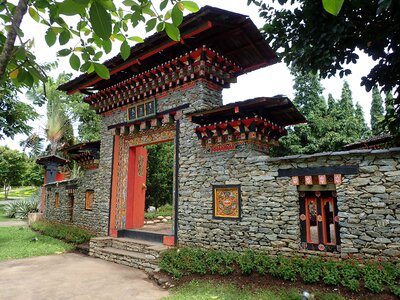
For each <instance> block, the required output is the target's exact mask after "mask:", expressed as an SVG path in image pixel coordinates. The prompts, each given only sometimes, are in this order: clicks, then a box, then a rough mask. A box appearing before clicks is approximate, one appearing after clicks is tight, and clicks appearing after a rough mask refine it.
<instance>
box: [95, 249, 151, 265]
mask: <svg viewBox="0 0 400 300" xmlns="http://www.w3.org/2000/svg"><path fill="white" fill-rule="evenodd" d="M96 252H97V253H99V254H113V255H119V256H128V257H130V258H135V259H140V260H145V261H148V262H157V258H156V257H154V255H150V254H143V253H140V252H133V251H127V250H122V249H117V248H113V247H104V248H97V249H95V250H94V251H93V254H96Z"/></svg>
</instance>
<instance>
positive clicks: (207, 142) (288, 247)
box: [39, 7, 400, 267]
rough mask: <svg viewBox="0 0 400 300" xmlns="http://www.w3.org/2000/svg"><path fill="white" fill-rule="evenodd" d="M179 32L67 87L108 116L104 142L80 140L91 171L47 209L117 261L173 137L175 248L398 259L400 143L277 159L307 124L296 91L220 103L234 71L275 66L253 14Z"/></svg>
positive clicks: (213, 15) (227, 15) (200, 22)
mask: <svg viewBox="0 0 400 300" xmlns="http://www.w3.org/2000/svg"><path fill="white" fill-rule="evenodd" d="M180 31H181V36H182V39H181V41H180V42H175V41H171V40H170V39H169V38H168V37H167V36H166V35H165V34H164V33H157V34H155V35H153V36H152V37H150V38H148V39H146V40H145V42H144V43H142V44H138V45H136V46H134V47H132V48H131V55H130V56H129V58H128V59H127V60H126V61H123V60H122V58H121V57H120V56H116V57H114V58H112V59H110V60H109V61H107V62H106V63H105V64H106V66H107V67H108V68H109V69H110V74H111V76H110V79H109V80H103V79H101V78H98V77H96V75H95V74H93V73H92V74H84V75H82V76H80V77H78V78H76V79H74V80H72V81H70V82H68V83H66V84H64V85H62V86H61V87H60V89H61V90H64V91H66V92H68V93H75V92H82V93H84V94H85V95H86V96H85V99H84V101H85V102H86V103H88V104H89V105H90V106H91V107H92V108H93V109H95V110H96V112H97V113H98V114H100V115H101V116H102V135H101V147H100V149H99V150H98V151H97V153H96V151H92V152H90V151H88V152H86V153H82V152H80V151H83V150H84V149H83V148H80V146H75V148H73V149H71V151H75V153H74V155H73V157H72V159H76V160H77V161H78V162H79V163H80V164H81V165H82V166H84V167H85V174H84V176H82V177H80V178H78V179H74V180H67V181H61V182H48V183H47V184H46V185H45V187H44V189H45V193H44V195H46V197H45V199H44V200H43V201H44V204H45V217H46V218H47V219H50V220H55V221H62V222H73V223H74V224H76V225H80V226H86V227H89V228H91V229H92V230H94V231H96V232H97V233H99V234H101V235H106V236H108V237H106V238H101V239H98V240H97V241H95V242H93V244H96V245H97V246H96V245H95V248H96V247H97V248H98V249H100V248H101V249H102V250H101V251H102V252H101V251H100V250H99V251H100V252H101V253H102V254H101V255H100V254H99V255H100V256H106V257H109V258H110V259H111V258H113V257H115V256H116V255H117V254H118V253H120V252H121V251H120V252H118V251H116V252H112V251H111V250H110V249H109V248H110V247H111V248H112V247H114V246H115V247H119V248H118V249H122V248H121V244H120V241H119V240H118V239H117V238H114V237H116V236H121V235H124V234H125V231H126V230H131V229H134V230H136V229H138V228H139V227H141V226H142V224H143V214H144V193H145V187H144V186H143V184H144V183H145V178H146V149H145V146H146V145H150V144H154V143H161V142H166V141H173V142H174V146H175V147H174V148H175V156H174V157H175V166H174V191H173V196H174V197H173V199H174V200H173V201H174V219H173V223H174V229H175V230H174V232H173V236H168V239H167V240H169V243H170V244H171V242H172V244H175V245H178V244H179V245H182V246H200V247H205V248H216V249H227V250H238V251H243V250H245V249H248V248H250V249H256V250H262V251H266V252H268V253H269V254H272V255H274V254H277V253H284V254H293V255H295V254H306V255H308V254H313V255H314V254H316V253H317V254H318V253H325V252H327V251H330V252H332V255H335V256H347V255H348V254H350V253H351V254H352V255H354V256H360V257H363V258H369V257H374V256H377V255H379V256H384V257H388V258H399V257H400V241H399V238H398V236H399V229H398V227H399V220H400V209H399V196H400V186H399V184H398V183H399V182H400V150H399V149H387V150H371V149H368V150H351V151H345V152H337V153H330V152H328V153H321V154H313V155H305V156H304V155H294V156H285V157H280V158H272V157H270V156H269V154H270V150H271V148H272V147H275V146H276V145H277V144H278V143H279V139H280V138H281V137H282V136H284V135H286V134H287V129H286V128H287V126H292V125H295V124H299V123H302V122H305V121H306V120H305V118H304V117H303V116H302V115H301V114H300V113H299V111H298V110H297V109H296V107H294V105H293V104H292V103H291V102H290V100H289V99H288V98H286V97H284V96H274V97H260V98H256V99H251V100H247V101H242V102H235V103H230V104H226V105H223V103H222V90H223V89H224V88H229V86H230V84H232V83H234V82H236V78H237V77H238V76H240V75H242V74H244V73H246V72H250V71H252V70H256V69H258V68H261V67H265V66H268V65H271V64H273V63H275V62H277V57H276V55H275V54H274V53H273V51H272V50H271V49H270V47H269V46H268V45H267V44H266V42H265V39H264V37H263V36H262V35H261V34H260V32H259V31H258V29H257V28H256V27H255V25H254V24H253V23H252V22H251V20H250V19H249V18H248V17H246V16H243V15H240V14H236V13H232V12H228V11H223V10H220V9H216V8H212V7H204V8H202V9H201V10H200V11H199V12H198V13H197V14H191V15H188V16H187V17H185V18H184V20H183V22H182V25H181V26H180ZM265 84H273V83H269V82H266V83H265ZM288 84H290V83H288ZM74 149H75V150H74ZM87 150H88V149H87ZM92 150H93V149H92ZM39 162H44V160H40V161H39ZM52 167H53V169H52V170H51V171H54V166H52ZM53 173H54V172H53ZM53 173H51V174H50V173H49V174H50V175H51V176H52V178H53V177H54V176H53V175H54V174H53ZM49 178H50V177H49ZM72 187H73V188H72ZM70 190H73V195H74V207H73V218H72V219H73V220H72V221H71V209H70V205H71V201H70V199H69V198H68V195H69V193H70V192H69V191H70ZM109 236H111V237H109ZM161 237H162V236H161ZM141 238H145V236H141ZM159 241H160V242H161V241H163V237H162V238H161V239H160V240H159ZM132 243H133V242H132ZM127 244H128V245H125V246H124V247H125V248H124V249H128V248H129V247H131V246H130V243H127ZM132 247H133V246H132ZM135 247H136V246H135ZM145 248H146V247H145ZM147 250H149V249H147ZM147 250H146V251H147ZM110 251H111V252H110ZM149 251H150V250H149ZM100 252H99V253H100ZM115 253H117V254H115ZM124 259H125V258H124ZM122 260H123V259H122ZM144 265H145V264H141V266H142V267H144Z"/></svg>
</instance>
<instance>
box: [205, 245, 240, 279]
mask: <svg viewBox="0 0 400 300" xmlns="http://www.w3.org/2000/svg"><path fill="white" fill-rule="evenodd" d="M237 257H238V255H237V253H236V252H232V251H222V250H209V251H207V252H206V259H205V261H206V263H207V265H208V268H209V270H210V273H211V274H216V273H218V274H220V275H229V274H231V273H233V271H234V268H233V265H234V262H235V261H236V260H237Z"/></svg>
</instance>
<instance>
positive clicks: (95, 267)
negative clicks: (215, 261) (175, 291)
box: [0, 253, 169, 300]
mask: <svg viewBox="0 0 400 300" xmlns="http://www.w3.org/2000/svg"><path fill="white" fill-rule="evenodd" d="M0 291H1V292H0V299H16V300H18V299H24V300H27V299H76V300H81V299H90V300H91V299H96V300H98V299H100V300H101V299H134V300H152V299H154V300H155V299H162V298H163V297H166V296H168V294H169V293H168V291H166V290H163V289H161V288H160V287H159V286H157V285H156V284H155V283H154V282H152V281H150V280H149V279H148V278H147V275H146V273H145V272H143V271H140V270H137V269H134V268H130V267H126V266H122V265H118V264H114V263H110V262H106V261H104V260H101V259H96V258H92V257H88V256H84V255H80V254H76V253H68V254H62V255H51V256H41V257H33V258H27V259H19V260H11V261H3V262H0Z"/></svg>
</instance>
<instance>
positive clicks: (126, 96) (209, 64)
mask: <svg viewBox="0 0 400 300" xmlns="http://www.w3.org/2000/svg"><path fill="white" fill-rule="evenodd" d="M193 57H198V60H196V59H195V60H193ZM178 61H179V62H178ZM172 66H173V67H172ZM241 71H242V68H241V67H239V66H237V65H236V64H235V63H233V62H231V61H229V60H228V59H226V58H225V57H223V56H221V55H219V54H218V53H217V52H215V51H213V50H211V49H209V48H206V47H202V48H200V49H196V50H194V51H192V52H189V53H187V54H185V55H182V56H180V57H177V58H175V59H173V60H172V61H168V62H166V63H164V64H162V65H160V66H158V67H156V68H153V69H150V70H148V71H145V72H143V73H140V74H138V75H135V76H133V77H131V78H129V79H126V80H124V81H122V82H120V83H118V84H115V85H113V86H110V87H107V88H105V89H103V90H101V91H99V92H97V93H94V94H92V95H90V96H88V97H86V98H85V99H84V101H85V102H86V103H88V104H89V105H91V106H92V107H93V108H94V109H95V110H96V112H97V113H99V114H104V113H106V112H107V111H111V110H115V109H119V108H120V107H122V106H126V105H127V104H129V103H134V102H138V101H141V100H144V99H146V98H147V97H153V96H155V95H156V96H158V98H159V99H161V98H164V97H166V96H167V95H168V90H170V89H177V88H181V89H182V90H185V89H189V88H191V87H193V85H194V84H195V81H196V80H205V81H207V86H208V88H209V89H213V90H221V88H223V87H229V84H230V82H234V81H235V78H236V76H237V74H239V73H240V72H241ZM188 81H192V82H188Z"/></svg>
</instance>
